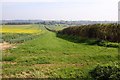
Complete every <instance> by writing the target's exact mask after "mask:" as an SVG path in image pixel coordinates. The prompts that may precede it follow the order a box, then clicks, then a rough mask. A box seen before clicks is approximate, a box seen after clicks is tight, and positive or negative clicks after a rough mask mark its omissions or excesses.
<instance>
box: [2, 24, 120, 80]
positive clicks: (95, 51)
mask: <svg viewBox="0 0 120 80" xmlns="http://www.w3.org/2000/svg"><path fill="white" fill-rule="evenodd" d="M43 26H44V25H33V24H31V25H3V27H2V28H3V30H2V33H3V35H2V36H3V37H2V39H3V42H4V41H5V42H8V43H10V44H15V46H16V47H15V48H10V49H6V50H3V52H2V68H3V69H2V77H3V78H66V79H71V78H76V79H78V80H93V78H92V77H91V76H90V74H89V72H90V71H91V70H93V69H94V68H95V67H96V66H97V65H116V64H118V49H117V48H116V47H105V46H98V45H89V44H85V43H75V42H72V41H69V40H67V39H64V38H62V37H57V34H56V33H54V32H50V31H47V30H46V29H45V28H44V27H43ZM47 27H49V28H50V27H51V26H49V25H47ZM57 27H59V26H57ZM57 27H55V29H59V30H60V28H57ZM61 28H62V29H63V27H62V25H61ZM66 38H67V36H66ZM115 44H116V43H115Z"/></svg>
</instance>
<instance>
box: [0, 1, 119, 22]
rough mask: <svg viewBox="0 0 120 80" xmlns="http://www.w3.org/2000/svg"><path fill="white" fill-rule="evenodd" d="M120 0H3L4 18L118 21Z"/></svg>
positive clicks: (1, 3) (2, 14)
mask: <svg viewBox="0 0 120 80" xmlns="http://www.w3.org/2000/svg"><path fill="white" fill-rule="evenodd" d="M118 1H119V0H2V1H1V2H0V9H1V12H0V15H1V16H0V19H3V20H21V19H22V20H35V19H39V20H41V19H42V20H91V21H117V20H118Z"/></svg>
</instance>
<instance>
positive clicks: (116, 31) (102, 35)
mask: <svg viewBox="0 0 120 80" xmlns="http://www.w3.org/2000/svg"><path fill="white" fill-rule="evenodd" d="M58 34H66V35H72V36H80V37H83V38H93V39H98V40H106V41H111V42H120V38H119V35H120V26H119V25H118V24H93V25H82V26H73V27H68V28H65V29H63V30H61V31H58Z"/></svg>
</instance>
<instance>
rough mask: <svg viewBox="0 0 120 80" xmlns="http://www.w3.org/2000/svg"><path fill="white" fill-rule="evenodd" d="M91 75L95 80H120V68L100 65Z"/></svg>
mask: <svg viewBox="0 0 120 80" xmlns="http://www.w3.org/2000/svg"><path fill="white" fill-rule="evenodd" d="M90 74H91V76H92V77H93V78H94V79H95V80H120V68H119V67H117V66H100V65H98V66H97V67H96V68H95V69H94V70H93V71H91V72H90Z"/></svg>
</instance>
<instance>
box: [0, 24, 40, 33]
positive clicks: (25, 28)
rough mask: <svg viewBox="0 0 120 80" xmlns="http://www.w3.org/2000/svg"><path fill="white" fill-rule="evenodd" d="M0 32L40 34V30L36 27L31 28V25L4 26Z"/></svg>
mask: <svg viewBox="0 0 120 80" xmlns="http://www.w3.org/2000/svg"><path fill="white" fill-rule="evenodd" d="M0 32H1V33H39V32H41V30H40V29H38V28H36V27H31V25H30V26H21V25H17V26H11V25H10V26H9V25H7V26H6V25H5V26H2V29H1V30H0Z"/></svg>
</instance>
